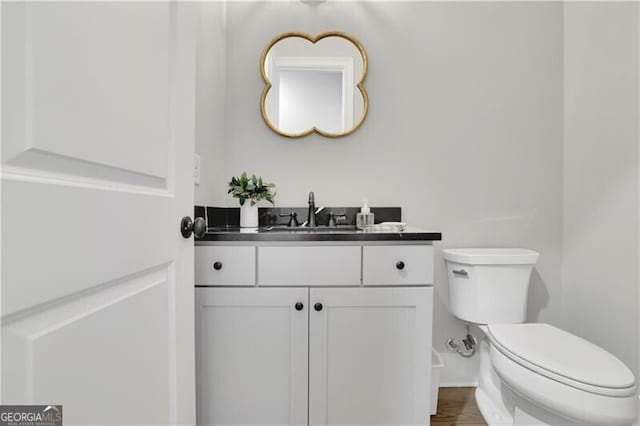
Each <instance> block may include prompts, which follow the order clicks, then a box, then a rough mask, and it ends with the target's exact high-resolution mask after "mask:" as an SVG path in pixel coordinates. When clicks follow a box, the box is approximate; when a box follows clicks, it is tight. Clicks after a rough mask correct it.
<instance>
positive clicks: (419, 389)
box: [309, 287, 433, 426]
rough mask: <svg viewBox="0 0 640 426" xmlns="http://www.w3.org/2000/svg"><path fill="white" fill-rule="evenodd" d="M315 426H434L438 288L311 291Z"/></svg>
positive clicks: (311, 387) (311, 419)
mask: <svg viewBox="0 0 640 426" xmlns="http://www.w3.org/2000/svg"><path fill="white" fill-rule="evenodd" d="M309 302H310V305H312V307H313V310H311V311H310V313H309V424H310V425H314V426H315V425H421V426H423V425H428V424H429V389H430V387H429V383H430V369H431V319H432V306H433V289H432V288H427V287H422V288H348V289H346V288H331V289H311V291H310V297H309Z"/></svg>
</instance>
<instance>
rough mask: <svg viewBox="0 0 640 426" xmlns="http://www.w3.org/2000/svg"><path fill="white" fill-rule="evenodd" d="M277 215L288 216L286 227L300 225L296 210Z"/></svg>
mask: <svg viewBox="0 0 640 426" xmlns="http://www.w3.org/2000/svg"><path fill="white" fill-rule="evenodd" d="M278 216H280V217H288V218H289V223H288V224H287V226H288V227H291V228H293V227H297V226H300V222H298V213H296V212H291V213H288V214H279V215H278Z"/></svg>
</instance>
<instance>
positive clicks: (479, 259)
mask: <svg viewBox="0 0 640 426" xmlns="http://www.w3.org/2000/svg"><path fill="white" fill-rule="evenodd" d="M442 253H443V255H444V259H445V262H446V265H447V276H448V279H449V298H450V304H451V312H452V313H453V314H454V315H455V316H456V317H458V318H460V319H461V320H464V321H468V322H473V323H476V324H498V323H509V324H511V323H520V322H524V321H525V319H526V316H527V296H528V291H529V279H530V278H531V271H532V270H533V266H534V265H535V264H536V262H537V261H538V253H537V252H535V251H533V250H528V249H521V248H468V249H445V250H443V251H442Z"/></svg>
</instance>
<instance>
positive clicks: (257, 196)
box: [227, 172, 276, 206]
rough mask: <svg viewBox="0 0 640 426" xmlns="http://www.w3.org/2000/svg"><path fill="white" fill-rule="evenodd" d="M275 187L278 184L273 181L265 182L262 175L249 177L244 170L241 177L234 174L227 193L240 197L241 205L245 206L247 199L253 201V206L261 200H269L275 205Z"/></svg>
mask: <svg viewBox="0 0 640 426" xmlns="http://www.w3.org/2000/svg"><path fill="white" fill-rule="evenodd" d="M275 187H276V185H275V184H273V183H266V182H263V181H262V177H256V175H252V176H251V178H249V177H248V176H247V173H246V172H242V174H241V175H240V176H239V177H236V176H234V177H232V178H231V181H230V182H229V190H228V191H227V194H231V195H232V196H233V197H235V198H238V199H240V205H241V206H244V203H245V202H246V201H247V200H249V201H251V205H252V206H253V205H254V204H255V203H257V202H258V201H260V200H267V201H268V202H270V203H271V204H273V205H274V206H275V203H274V202H273V199H274V198H275V196H276V193H275V192H274V191H273V188H275Z"/></svg>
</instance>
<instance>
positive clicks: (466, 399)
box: [431, 388, 486, 426]
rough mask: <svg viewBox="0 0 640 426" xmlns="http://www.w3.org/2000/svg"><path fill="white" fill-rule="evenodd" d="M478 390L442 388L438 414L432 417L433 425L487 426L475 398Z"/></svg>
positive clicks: (439, 396) (439, 395) (439, 394)
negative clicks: (474, 394)
mask: <svg viewBox="0 0 640 426" xmlns="http://www.w3.org/2000/svg"><path fill="white" fill-rule="evenodd" d="M475 390H476V388H440V391H439V393H438V414H437V415H435V416H431V424H432V425H434V426H443V425H467V426H469V425H474V426H480V425H484V426H486V423H485V421H484V419H483V418H482V415H481V414H480V410H478V406H477V405H476V400H475V398H474V396H473V393H474V392H475Z"/></svg>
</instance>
